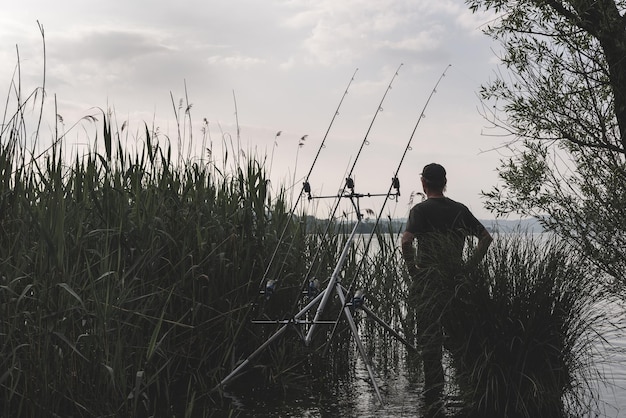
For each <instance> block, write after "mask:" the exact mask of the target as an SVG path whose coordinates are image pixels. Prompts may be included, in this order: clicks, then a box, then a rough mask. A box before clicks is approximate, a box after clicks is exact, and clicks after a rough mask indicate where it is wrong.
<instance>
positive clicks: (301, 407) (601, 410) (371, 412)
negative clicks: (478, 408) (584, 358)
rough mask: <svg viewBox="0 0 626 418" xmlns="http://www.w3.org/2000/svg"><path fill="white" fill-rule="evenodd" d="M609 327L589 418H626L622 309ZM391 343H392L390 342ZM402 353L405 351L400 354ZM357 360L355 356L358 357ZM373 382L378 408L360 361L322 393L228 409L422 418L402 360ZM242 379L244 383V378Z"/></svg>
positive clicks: (240, 397)
mask: <svg viewBox="0 0 626 418" xmlns="http://www.w3.org/2000/svg"><path fill="white" fill-rule="evenodd" d="M605 309H606V310H607V316H608V317H609V318H610V321H611V324H609V325H607V326H606V328H605V329H602V330H600V332H601V334H602V336H603V337H604V338H605V339H606V343H605V344H603V345H601V346H600V345H598V346H597V347H595V348H596V356H595V360H594V361H595V366H596V368H597V371H598V373H599V374H601V375H602V378H600V377H598V378H596V379H594V380H593V381H591V382H586V383H590V384H591V385H592V386H595V388H596V396H597V399H595V400H594V404H595V405H596V406H595V408H594V409H595V411H592V413H591V415H590V416H593V417H596V418H600V417H606V418H626V303H624V302H621V303H620V302H614V303H611V304H610V305H607V306H606V307H605ZM390 338H391V337H390ZM399 352H401V353H404V352H405V349H404V348H400V349H399ZM357 358H358V355H357ZM374 369H375V373H376V379H377V382H378V385H379V387H380V391H381V394H382V397H383V400H384V405H383V406H381V405H380V403H379V401H378V398H377V396H376V393H375V391H374V389H373V386H372V384H371V380H370V378H369V375H368V372H367V370H366V368H365V366H364V365H363V363H362V362H361V361H360V358H358V360H357V361H356V363H355V365H354V371H353V374H352V375H351V376H350V377H349V378H348V379H345V380H343V381H342V380H340V381H337V382H327V383H328V384H327V385H326V386H327V390H325V391H324V392H323V393H320V392H315V391H307V390H300V391H296V392H288V393H283V392H278V393H277V392H276V390H271V389H270V390H258V389H255V390H251V391H249V392H246V393H241V392H240V393H229V394H227V395H228V396H229V398H230V409H231V411H232V412H233V414H234V416H241V417H248V416H249V417H359V418H374V417H414V418H419V417H422V416H423V414H422V401H421V393H422V382H421V380H420V379H421V378H420V377H419V376H416V375H415V374H414V373H412V372H411V371H410V368H409V367H407V365H406V362H405V359H404V356H403V355H399V360H398V361H397V362H396V363H395V364H394V365H392V366H391V367H389V366H387V367H385V366H383V365H381V364H376V362H375V363H374ZM242 378H243V377H242ZM451 391H452V389H450V388H449V390H448V391H447V394H446V404H447V406H446V408H447V411H448V414H449V415H450V416H452V415H453V413H454V411H455V410H456V409H455V408H456V407H458V405H459V402H458V401H457V399H456V398H455V396H454V394H453V393H450V392H451Z"/></svg>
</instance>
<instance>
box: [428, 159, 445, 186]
mask: <svg viewBox="0 0 626 418" xmlns="http://www.w3.org/2000/svg"><path fill="white" fill-rule="evenodd" d="M422 177H424V179H426V181H429V182H432V183H439V184H441V183H443V184H445V182H446V169H445V168H443V166H442V165H441V164H437V163H431V164H427V165H425V166H424V169H423V170H422Z"/></svg>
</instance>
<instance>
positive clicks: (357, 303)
mask: <svg viewBox="0 0 626 418" xmlns="http://www.w3.org/2000/svg"><path fill="white" fill-rule="evenodd" d="M364 304H365V292H364V291H363V290H362V289H359V290H357V291H356V292H354V295H353V296H352V302H351V303H350V307H351V308H352V309H353V310H354V309H360V308H362V307H363V305H364Z"/></svg>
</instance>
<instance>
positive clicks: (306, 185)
mask: <svg viewBox="0 0 626 418" xmlns="http://www.w3.org/2000/svg"><path fill="white" fill-rule="evenodd" d="M357 71H359V69H358V68H357V69H355V70H354V73H353V74H352V77H351V78H350V81H349V82H348V85H347V86H346V89H345V90H344V92H343V95H342V96H341V100H339V104H338V105H337V108H336V109H335V113H334V114H333V117H332V118H331V120H330V123H329V125H328V128H327V129H326V133H325V134H324V137H323V139H322V142H321V143H320V146H319V147H318V148H317V153H316V154H315V158H313V162H312V163H311V167H310V168H309V172H308V173H307V175H306V177H305V180H304V182H303V183H302V189H303V191H304V192H305V193H310V185H309V178H310V176H311V173H312V172H313V168H314V167H315V164H316V163H317V160H318V158H319V155H320V153H321V152H322V149H324V148H325V147H326V139H327V138H328V134H329V133H330V130H331V128H332V126H333V124H334V123H335V119H336V118H337V115H339V109H340V108H341V105H342V104H343V101H344V99H345V98H346V96H347V95H348V90H349V89H350V86H351V85H352V82H353V81H354V77H355V76H356V73H357ZM301 198H302V192H301V193H299V194H298V198H297V199H296V201H295V203H294V204H293V205H292V207H291V210H290V212H289V218H288V219H287V222H286V223H285V226H284V227H283V230H282V231H281V234H280V237H279V238H278V243H277V244H276V246H275V247H274V251H273V253H272V256H271V257H270V260H269V262H268V264H267V267H266V269H265V272H264V273H263V276H262V277H261V281H260V282H259V291H260V290H261V289H262V288H263V283H264V282H265V281H266V280H267V277H268V275H269V272H270V269H271V267H272V265H273V264H274V259H275V258H276V256H277V254H278V250H279V248H280V245H281V244H282V242H283V240H284V238H285V234H286V233H287V229H288V228H289V225H290V224H291V221H292V219H293V216H294V212H295V210H296V208H297V207H298V204H299V203H300V199H301ZM281 271H282V267H281ZM279 275H280V271H279Z"/></svg>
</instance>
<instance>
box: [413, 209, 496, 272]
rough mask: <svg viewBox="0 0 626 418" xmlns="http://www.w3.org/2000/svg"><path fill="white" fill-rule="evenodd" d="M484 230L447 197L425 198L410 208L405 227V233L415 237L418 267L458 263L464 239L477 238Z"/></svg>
mask: <svg viewBox="0 0 626 418" xmlns="http://www.w3.org/2000/svg"><path fill="white" fill-rule="evenodd" d="M484 230H485V227H484V226H483V225H482V224H481V223H480V222H479V221H478V219H476V217H474V215H473V214H472V213H471V212H470V210H469V209H468V208H467V207H466V206H465V205H463V204H462V203H459V202H455V201H454V200H452V199H449V198H447V197H440V198H429V199H427V200H425V201H423V202H421V203H418V204H417V205H415V206H413V208H412V209H411V211H410V212H409V220H408V221H407V224H406V231H408V232H410V233H412V234H413V235H415V237H416V238H417V260H416V261H417V265H418V266H420V267H431V266H434V265H442V264H448V263H453V264H456V263H458V262H460V261H461V258H462V254H463V246H464V244H465V238H466V237H468V236H476V237H478V236H480V235H481V234H482V232H483V231H484Z"/></svg>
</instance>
